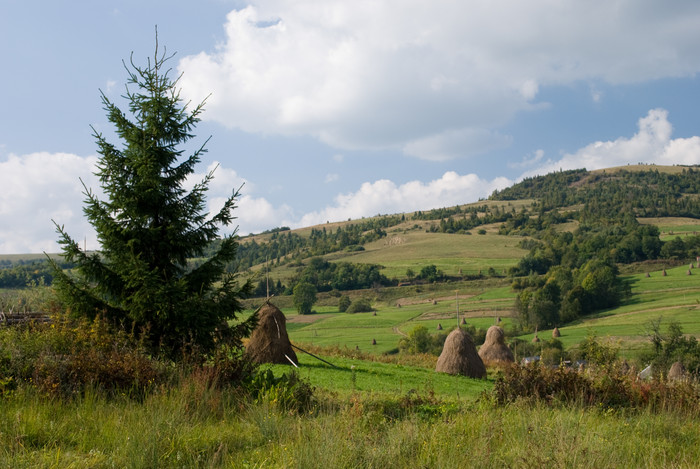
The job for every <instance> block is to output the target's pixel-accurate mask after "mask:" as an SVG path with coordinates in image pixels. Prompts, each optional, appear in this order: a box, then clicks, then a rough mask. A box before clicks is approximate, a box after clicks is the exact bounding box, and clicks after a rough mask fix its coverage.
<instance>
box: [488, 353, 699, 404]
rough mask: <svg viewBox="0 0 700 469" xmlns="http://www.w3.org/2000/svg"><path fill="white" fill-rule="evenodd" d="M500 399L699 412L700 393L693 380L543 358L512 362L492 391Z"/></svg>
mask: <svg viewBox="0 0 700 469" xmlns="http://www.w3.org/2000/svg"><path fill="white" fill-rule="evenodd" d="M491 397H493V399H494V401H495V402H496V403H497V404H500V405H503V404H506V403H509V402H514V401H516V400H518V399H523V398H524V399H527V400H531V401H535V402H538V401H539V402H545V403H548V404H553V403H563V404H576V405H582V406H589V407H597V408H604V409H622V408H629V409H650V410H652V411H667V410H675V411H682V412H686V413H688V412H690V413H692V414H693V415H700V393H699V392H698V389H697V386H696V385H694V384H691V383H688V382H680V383H669V382H666V381H660V380H653V381H639V380H638V379H637V377H636V375H635V374H628V373H623V372H620V371H619V370H617V369H615V368H590V369H588V370H587V372H586V373H585V374H584V373H579V372H577V371H576V370H574V369H572V368H566V367H562V366H560V367H558V368H552V367H547V366H542V365H540V364H538V363H535V364H531V365H527V366H520V365H511V366H509V367H506V368H505V369H504V370H503V373H502V374H501V375H500V376H499V377H498V379H497V380H496V383H495V385H494V388H493V390H492V391H491Z"/></svg>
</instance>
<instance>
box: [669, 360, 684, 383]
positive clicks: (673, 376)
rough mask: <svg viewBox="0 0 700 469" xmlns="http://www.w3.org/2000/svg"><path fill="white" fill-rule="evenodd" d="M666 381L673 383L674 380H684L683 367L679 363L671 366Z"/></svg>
mask: <svg viewBox="0 0 700 469" xmlns="http://www.w3.org/2000/svg"><path fill="white" fill-rule="evenodd" d="M667 377H668V380H669V381H674V380H682V379H684V378H685V367H684V366H683V364H682V363H681V362H674V363H673V365H671V369H670V370H668V376H667Z"/></svg>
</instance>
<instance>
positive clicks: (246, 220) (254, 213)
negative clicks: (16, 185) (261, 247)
mask: <svg viewBox="0 0 700 469" xmlns="http://www.w3.org/2000/svg"><path fill="white" fill-rule="evenodd" d="M211 171H214V178H213V179H212V180H211V181H210V183H209V186H208V187H209V190H208V191H207V209H206V210H207V212H208V213H209V214H210V215H212V216H213V215H214V214H216V213H218V212H219V211H220V210H221V207H223V205H224V202H225V201H226V199H228V198H229V197H230V196H231V194H233V192H234V191H236V190H239V189H240V195H239V198H238V200H237V203H236V206H237V207H236V209H235V210H234V212H233V215H234V216H235V217H236V220H235V221H234V223H233V224H232V225H231V226H229V227H226V228H222V230H221V234H229V233H231V232H232V231H233V230H234V229H238V233H239V234H241V235H246V234H249V233H258V232H260V231H263V230H266V229H269V228H273V227H275V226H283V225H290V224H291V223H292V222H291V221H290V220H291V216H292V208H291V207H289V206H288V205H286V204H283V205H281V206H279V207H274V206H273V205H272V204H271V203H270V202H269V201H267V200H266V199H265V198H262V197H255V195H254V194H255V184H253V183H251V182H250V181H248V180H246V179H245V178H243V177H241V176H239V175H238V173H236V171H234V170H233V169H230V168H226V167H223V166H222V165H221V164H220V163H219V162H216V161H215V162H213V163H211V164H210V165H209V166H208V167H207V168H206V172H202V173H194V174H192V175H190V177H188V179H187V183H186V184H185V188H186V189H188V190H190V189H191V188H192V187H194V184H196V183H198V182H200V181H202V179H203V178H204V177H205V175H206V174H207V173H209V172H211Z"/></svg>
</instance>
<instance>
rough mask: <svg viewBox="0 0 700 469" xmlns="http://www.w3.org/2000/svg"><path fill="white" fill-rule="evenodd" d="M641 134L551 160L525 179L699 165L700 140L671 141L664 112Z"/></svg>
mask: <svg viewBox="0 0 700 469" xmlns="http://www.w3.org/2000/svg"><path fill="white" fill-rule="evenodd" d="M638 127H639V131H638V132H637V133H636V134H634V135H633V136H632V137H630V138H625V137H620V138H618V139H616V140H613V141H605V142H602V141H599V142H594V143H591V144H589V145H586V146H585V147H583V148H581V149H579V150H578V151H576V152H575V153H570V154H566V155H564V156H563V157H562V158H561V159H559V160H555V161H553V160H549V161H547V162H546V163H545V164H543V165H542V166H540V167H539V168H537V169H536V170H533V171H528V172H527V173H526V174H525V175H524V177H527V176H533V175H535V174H546V173H549V172H552V171H559V170H560V169H563V170H567V169H577V168H586V169H588V170H593V169H601V168H609V167H614V166H624V165H628V164H637V163H648V164H659V165H676V164H683V165H693V164H700V137H697V136H694V137H690V138H677V139H672V138H671V135H672V131H673V127H672V125H671V123H670V122H669V121H668V112H667V111H666V110H664V109H652V110H650V111H649V112H648V113H647V115H646V116H645V117H642V118H641V119H639V122H638Z"/></svg>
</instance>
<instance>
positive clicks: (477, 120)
mask: <svg viewBox="0 0 700 469" xmlns="http://www.w3.org/2000/svg"><path fill="white" fill-rule="evenodd" d="M699 23H700V3H697V2H682V3H674V6H673V7H672V8H671V7H669V6H668V5H666V4H664V3H662V2H658V3H654V2H630V1H628V0H594V1H592V2H559V3H556V4H553V3H552V2H551V1H549V0H534V1H531V2H522V1H518V0H506V1H503V2H497V3H494V2H452V1H448V0H440V1H436V2H421V1H418V0H388V1H383V2H371V1H358V2H346V1H342V0H323V1H319V0H301V1H297V2H285V1H282V0H260V1H256V2H253V4H252V5H249V6H247V7H245V8H242V9H240V10H234V11H231V12H230V13H229V14H228V16H227V18H226V24H225V31H226V38H225V40H224V41H223V42H222V43H221V44H219V45H218V47H217V48H216V49H215V50H213V51H204V52H201V53H199V54H197V55H192V56H188V57H184V58H183V59H182V60H181V61H180V64H179V68H180V70H181V71H183V72H184V76H183V78H182V81H181V82H180V84H181V85H182V87H183V90H184V94H185V95H186V96H187V97H188V98H191V99H193V100H195V101H197V100H199V99H202V98H204V97H205V96H207V95H209V94H210V93H212V96H211V97H210V98H209V100H208V105H207V113H206V115H205V116H204V118H205V119H213V120H215V121H218V122H220V123H222V124H224V125H226V126H228V127H234V128H239V129H243V130H245V131H248V132H261V133H278V134H283V135H302V134H303V135H311V136H314V137H316V138H318V139H319V140H321V141H323V142H326V143H328V144H330V145H333V146H335V147H337V148H344V149H358V148H360V149H382V148H384V149H386V148H390V149H398V150H403V151H404V152H406V153H407V154H410V155H413V156H416V157H419V158H426V159H431V160H445V159H450V158H457V157H468V156H471V155H474V154H478V153H480V152H482V151H484V150H486V149H489V148H491V147H492V146H493V145H496V146H502V145H506V144H508V140H507V137H505V136H499V135H497V134H494V133H493V129H496V128H498V126H500V125H502V124H504V123H505V122H507V121H508V120H509V119H510V118H511V117H512V116H513V115H514V114H515V113H517V112H519V111H523V110H528V109H531V108H533V106H535V105H537V104H538V103H537V102H536V100H537V97H538V94H539V92H540V90H541V89H542V88H543V87H546V86H549V85H562V84H564V85H565V84H571V83H576V82H580V81H582V80H599V81H602V82H607V83H615V84H619V83H631V82H640V81H645V80H653V79H658V78H661V77H678V76H689V75H693V74H695V73H697V72H698V71H699V69H700V65H699V64H700V49H699V48H698V47H697V46H696V45H697V42H698V38H699V34H700V33H698V28H697V24H699ZM591 96H592V98H591V99H593V100H598V99H600V93H597V92H595V91H592V94H591ZM456 143H459V144H460V147H459V148H455V147H456Z"/></svg>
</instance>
